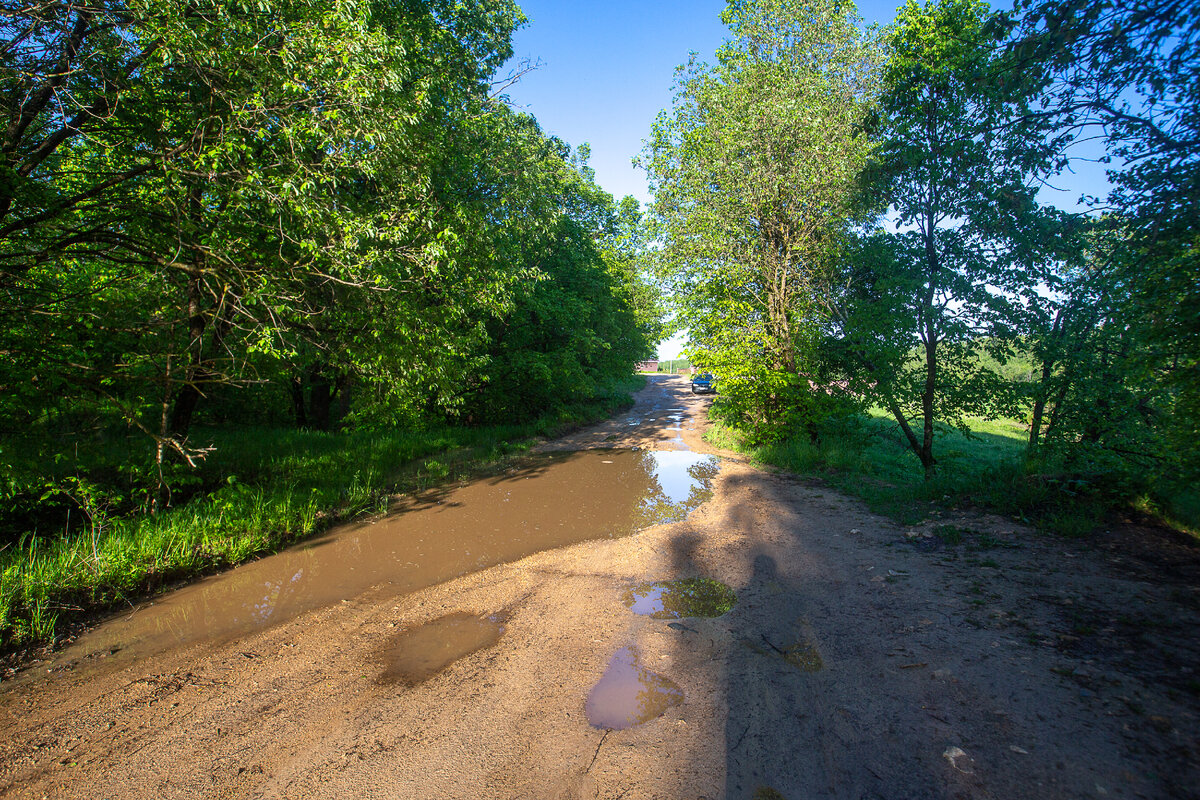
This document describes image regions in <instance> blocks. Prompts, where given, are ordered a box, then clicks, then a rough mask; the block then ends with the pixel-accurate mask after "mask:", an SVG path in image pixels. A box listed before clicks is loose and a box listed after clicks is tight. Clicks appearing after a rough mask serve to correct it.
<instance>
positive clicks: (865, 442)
mask: <svg viewBox="0 0 1200 800" xmlns="http://www.w3.org/2000/svg"><path fill="white" fill-rule="evenodd" d="M969 424H970V428H971V433H970V434H969V435H967V434H964V433H962V432H960V431H958V430H954V429H947V430H939V431H938V433H937V438H936V439H935V451H934V455H935V456H936V458H937V460H938V469H937V474H936V476H935V477H934V478H933V479H932V480H928V481H926V480H925V479H924V473H923V470H922V469H921V465H920V462H919V461H918V459H917V457H916V456H915V455H914V454H913V453H912V451H911V450H909V448H908V446H907V444H906V443H905V442H904V441H903V439H902V438H901V434H900V431H899V430H898V428H897V427H896V424H895V423H894V422H893V421H891V419H890V418H889V417H886V416H885V415H884V414H883V413H881V412H873V413H871V414H870V415H866V416H864V417H860V418H856V419H851V420H847V421H844V422H843V423H842V424H839V425H837V426H831V427H830V428H829V429H827V430H825V431H824V432H823V434H822V437H821V441H820V443H819V444H815V445H814V444H813V443H812V442H810V441H809V439H808V437H807V436H802V437H799V438H795V439H786V440H783V441H780V442H775V443H769V444H759V445H754V444H750V443H748V442H747V440H746V437H744V436H743V435H742V434H741V432H739V431H738V430H737V429H735V428H732V427H730V426H727V425H724V424H722V423H719V422H715V423H714V424H713V426H712V427H711V428H710V430H709V434H708V439H709V441H711V442H712V443H713V444H715V445H717V446H719V447H724V448H727V449H730V450H735V451H738V452H742V453H745V454H746V455H748V456H750V457H751V459H752V460H754V461H757V462H759V463H762V464H767V465H771V466H775V467H780V468H783V469H787V470H789V471H792V472H796V473H799V474H802V475H812V476H815V477H819V478H821V479H822V480H824V481H825V482H827V483H828V484H830V485H831V486H833V487H835V488H837V489H839V490H841V491H843V492H846V493H847V494H851V495H854V496H857V497H860V498H862V499H863V500H865V501H866V502H867V504H868V505H869V506H870V507H871V509H872V510H874V511H876V512H878V513H881V514H884V515H886V516H889V517H892V518H893V519H896V520H898V521H900V522H902V523H903V524H909V525H911V524H917V523H919V522H922V521H924V520H926V519H929V518H931V516H935V515H936V514H938V513H940V511H941V509H942V508H945V507H955V506H962V505H974V506H982V507H986V508H989V509H992V510H995V511H998V512H1000V513H1003V514H1006V515H1009V516H1012V517H1014V518H1017V519H1020V520H1022V521H1025V522H1029V523H1033V524H1036V525H1038V526H1039V527H1041V528H1045V529H1049V530H1053V531H1056V532H1059V533H1063V534H1067V535H1081V534H1083V533H1086V532H1088V531H1090V530H1092V529H1093V528H1094V527H1095V526H1096V524H1098V522H1099V520H1100V514H1101V512H1102V505H1100V504H1098V503H1096V502H1093V501H1092V499H1091V498H1089V497H1086V496H1081V495H1080V494H1078V493H1076V494H1071V493H1069V492H1067V491H1065V490H1064V488H1063V487H1062V486H1058V485H1055V484H1054V483H1053V482H1047V481H1045V480H1042V479H1041V478H1040V476H1038V475H1034V474H1028V473H1027V472H1026V468H1025V460H1024V456H1025V443H1026V437H1027V435H1028V434H1027V433H1026V431H1025V430H1024V429H1023V427H1022V426H1021V425H1020V424H1019V423H1017V422H1016V421H1013V420H984V419H972V420H970V421H969ZM944 533H945V536H944V537H943V538H954V532H950V531H945V532H944Z"/></svg>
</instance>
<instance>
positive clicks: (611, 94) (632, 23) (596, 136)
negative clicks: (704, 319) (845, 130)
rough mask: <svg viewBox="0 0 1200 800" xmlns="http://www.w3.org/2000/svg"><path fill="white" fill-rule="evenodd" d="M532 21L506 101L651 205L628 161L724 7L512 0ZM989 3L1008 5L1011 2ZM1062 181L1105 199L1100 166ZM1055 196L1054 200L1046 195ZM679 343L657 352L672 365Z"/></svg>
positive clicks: (871, 17) (876, 2)
mask: <svg viewBox="0 0 1200 800" xmlns="http://www.w3.org/2000/svg"><path fill="white" fill-rule="evenodd" d="M518 3H519V4H520V6H521V8H522V9H523V10H524V12H525V15H526V16H527V17H528V18H529V23H528V24H527V25H526V26H525V27H524V28H523V29H521V30H519V31H517V34H516V37H515V41H514V54H515V58H514V63H515V61H517V60H520V59H529V60H531V61H537V62H541V63H540V66H538V68H537V69H535V70H534V71H532V72H530V73H529V74H527V75H525V76H524V77H522V78H521V80H520V81H519V82H518V83H517V84H515V85H513V86H512V87H510V88H509V89H508V90H507V92H506V93H507V95H508V96H509V98H510V100H511V102H512V103H513V104H514V105H515V106H516V107H518V108H521V109H522V110H524V111H527V112H528V113H530V114H533V116H535V117H536V118H537V120H538V122H539V123H540V124H541V126H542V129H543V130H544V131H546V133H549V134H552V135H554V136H558V137H559V138H561V139H563V140H564V141H566V142H567V143H568V144H570V145H571V146H573V147H577V146H579V145H580V144H583V143H584V142H587V143H588V144H590V145H591V148H592V158H591V166H592V167H593V168H594V169H595V170H596V180H597V182H598V183H599V184H600V185H601V186H602V187H604V189H605V190H607V191H608V192H610V193H611V194H612V195H613V196H614V197H616V198H620V197H623V196H624V195H627V194H631V195H633V196H634V197H636V198H638V200H640V201H641V202H642V203H643V204H647V203H649V201H650V195H649V192H648V190H647V186H646V175H645V173H644V172H642V171H641V170H638V169H635V168H634V167H633V165H632V163H631V161H632V159H633V157H634V156H636V155H637V154H638V153H639V152H641V150H642V146H643V142H644V141H645V140H646V139H647V138H648V137H649V135H650V126H651V124H652V123H653V122H654V118H655V116H656V115H657V114H658V112H659V111H661V110H663V109H669V108H670V105H671V95H672V86H673V83H674V75H675V68H676V67H677V66H679V65H680V64H683V63H685V62H686V61H687V59H688V54H689V53H690V52H692V51H695V52H696V53H697V54H698V55H699V57H700V58H701V59H702V60H705V61H712V59H713V55H714V53H715V51H716V49H717V47H718V46H719V45H720V44H721V42H722V41H724V39H725V37H726V34H727V33H728V31H727V29H726V28H725V26H724V25H722V24H721V20H720V13H721V10H722V9H724V8H725V0H637V1H636V2H635V0H603V1H602V0H591V1H590V2H584V1H583V0H524V1H523V2H522V0H518ZM902 4H903V0H861V2H859V4H858V10H859V14H861V15H862V17H863V19H864V20H865V21H866V22H867V23H878V24H880V25H886V24H888V23H890V22H891V21H892V20H893V18H894V17H895V15H896V11H897V10H898V9H899V8H900V6H901V5H902ZM993 5H994V6H997V7H999V6H1003V7H1010V6H1011V3H1010V2H1008V0H997V2H995V3H993ZM1079 170H1080V173H1079V174H1078V175H1074V176H1071V175H1067V176H1061V177H1060V178H1059V179H1058V180H1057V181H1056V184H1057V185H1058V186H1060V187H1061V188H1062V191H1061V192H1059V193H1045V192H1044V193H1043V195H1042V199H1043V201H1044V202H1053V203H1055V204H1056V205H1060V206H1062V207H1065V208H1074V207H1076V204H1075V202H1074V201H1075V200H1076V199H1077V198H1078V197H1079V194H1080V192H1081V191H1087V192H1089V193H1091V194H1098V195H1103V194H1105V193H1106V191H1107V188H1106V187H1107V185H1106V182H1105V181H1104V177H1103V169H1102V168H1099V167H1097V166H1096V165H1093V164H1081V165H1079ZM1051 194H1053V196H1050V195H1051ZM681 345H682V342H681V341H680V340H679V339H678V338H676V339H671V340H668V341H666V342H664V343H663V344H662V345H660V346H659V356H660V357H663V358H675V357H677V356H678V355H679V354H680V352H681Z"/></svg>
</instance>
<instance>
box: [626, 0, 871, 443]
mask: <svg viewBox="0 0 1200 800" xmlns="http://www.w3.org/2000/svg"><path fill="white" fill-rule="evenodd" d="M722 19H723V20H724V21H725V22H726V24H728V25H729V26H730V30H731V38H730V40H729V41H728V42H727V43H726V44H725V45H724V46H722V47H721V48H720V50H719V51H718V53H717V63H716V64H715V65H711V66H709V65H705V64H702V63H699V62H697V61H695V60H694V59H693V61H692V62H690V63H689V64H688V65H687V66H686V67H685V68H683V70H682V71H681V76H680V78H679V82H678V87H677V94H676V97H675V101H674V108H673V110H672V113H670V114H668V113H667V112H663V113H661V114H660V115H659V118H658V120H657V122H656V123H655V126H654V131H653V134H652V137H651V140H650V143H649V146H648V147H647V150H646V153H645V155H644V157H643V163H644V165H645V166H646V168H647V170H648V172H649V174H650V177H651V182H652V188H653V190H654V206H653V209H652V217H653V220H654V221H655V223H656V225H657V233H658V235H659V238H660V239H661V241H662V249H661V251H660V252H659V254H658V256H659V263H660V265H661V272H662V274H663V276H664V277H665V279H666V284H667V286H668V287H669V288H668V291H669V292H670V293H671V294H672V295H673V297H674V298H675V300H676V302H677V304H678V314H679V317H680V319H681V322H682V324H683V325H685V326H686V327H687V328H688V329H689V333H690V337H691V341H692V349H691V351H690V353H689V355H690V356H691V357H692V360H693V361H694V362H696V363H699V364H702V365H703V366H704V367H705V368H707V369H711V370H714V371H715V372H717V373H718V374H719V375H720V376H721V387H722V393H723V394H724V395H725V396H726V398H727V400H728V401H730V402H731V403H732V404H733V406H734V407H735V408H736V409H737V413H738V414H739V416H740V417H741V418H742V420H743V421H745V422H749V423H752V424H753V425H754V426H755V427H756V428H757V429H758V430H759V431H760V433H762V434H763V435H775V434H778V433H781V432H782V431H784V430H786V429H787V428H789V427H791V426H793V425H802V426H805V427H807V428H809V429H810V430H815V428H814V426H815V422H816V419H817V417H818V415H819V412H818V410H817V409H816V408H815V404H816V403H817V402H819V400H820V398H821V397H822V396H823V395H822V394H821V392H819V391H816V392H814V391H813V388H812V387H813V386H815V385H816V384H817V383H819V382H820V381H821V377H820V375H818V373H817V366H818V364H817V362H818V359H817V355H816V342H817V334H818V331H819V329H820V320H821V316H822V311H821V304H820V301H819V297H820V296H821V295H822V293H824V292H825V291H826V288H827V286H828V282H829V273H830V271H831V269H832V265H833V263H834V262H835V260H836V253H837V251H838V247H839V242H840V241H841V239H842V237H843V233H844V231H845V230H846V227H847V224H848V220H849V218H850V216H851V213H852V206H853V196H854V180H855V176H856V175H857V173H858V171H859V169H860V168H861V166H862V164H863V163H864V161H865V159H866V156H867V153H868V152H869V144H868V142H867V140H866V138H865V137H862V136H858V135H856V129H857V127H858V126H859V125H860V124H861V122H862V120H863V117H864V114H865V110H866V108H867V106H868V104H869V103H870V102H871V100H872V97H873V94H874V92H875V88H876V78H877V71H876V67H877V60H878V57H877V53H878V48H877V46H876V43H875V41H874V38H873V36H872V35H871V34H869V33H868V34H864V33H863V32H862V30H861V27H860V19H859V18H858V16H857V13H856V11H855V9H854V6H853V4H852V3H846V2H836V1H835V0H754V1H753V2H731V3H730V4H729V7H728V8H727V9H726V10H725V12H724V13H723V15H722Z"/></svg>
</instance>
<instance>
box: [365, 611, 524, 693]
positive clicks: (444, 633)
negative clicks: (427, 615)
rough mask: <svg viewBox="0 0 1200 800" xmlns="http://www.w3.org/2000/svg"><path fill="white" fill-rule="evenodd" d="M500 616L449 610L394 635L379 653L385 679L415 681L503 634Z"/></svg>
mask: <svg viewBox="0 0 1200 800" xmlns="http://www.w3.org/2000/svg"><path fill="white" fill-rule="evenodd" d="M503 622H504V620H503V619H502V618H501V617H499V616H488V617H477V616H475V615H474V614H467V613H465V612H460V613H457V614H447V615H446V616H444V617H439V618H438V619H435V620H433V621H431V622H427V623H425V624H424V625H419V626H417V627H415V628H411V629H409V630H406V631H403V632H402V633H400V634H398V635H397V636H395V637H394V638H393V639H392V641H390V642H389V643H388V644H387V646H386V647H385V648H383V650H382V651H381V653H380V661H381V662H382V663H383V680H384V682H386V683H405V684H409V685H415V684H418V683H422V682H423V681H427V680H429V679H430V678H432V677H433V676H434V675H436V674H437V673H439V672H441V671H442V670H443V669H445V668H446V667H448V666H450V665H451V664H453V663H454V662H455V661H457V660H459V659H460V658H463V657H464V656H469V655H470V654H471V653H474V652H476V651H478V650H482V649H484V648H485V647H491V646H492V645H494V644H495V643H496V642H498V641H500V637H501V636H502V635H504V625H503V624H502V623H503Z"/></svg>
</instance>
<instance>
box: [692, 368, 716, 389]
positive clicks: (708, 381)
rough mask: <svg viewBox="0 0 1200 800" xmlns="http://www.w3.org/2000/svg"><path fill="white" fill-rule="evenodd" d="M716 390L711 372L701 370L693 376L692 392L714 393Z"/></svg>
mask: <svg viewBox="0 0 1200 800" xmlns="http://www.w3.org/2000/svg"><path fill="white" fill-rule="evenodd" d="M714 392H716V389H714V388H713V376H712V373H711V372H701V373H698V374H696V375H694V376H692V394H705V393H708V394H712V393H714Z"/></svg>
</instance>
